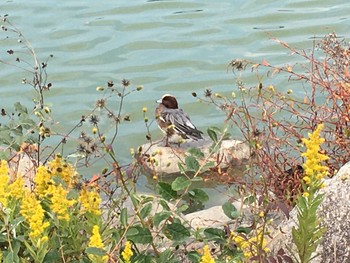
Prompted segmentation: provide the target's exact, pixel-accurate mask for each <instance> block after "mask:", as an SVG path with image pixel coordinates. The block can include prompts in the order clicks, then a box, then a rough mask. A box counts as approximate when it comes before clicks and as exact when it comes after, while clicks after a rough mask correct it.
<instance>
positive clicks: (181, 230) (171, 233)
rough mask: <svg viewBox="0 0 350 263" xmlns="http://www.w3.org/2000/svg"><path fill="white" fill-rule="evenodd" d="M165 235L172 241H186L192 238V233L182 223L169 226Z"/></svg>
mask: <svg viewBox="0 0 350 263" xmlns="http://www.w3.org/2000/svg"><path fill="white" fill-rule="evenodd" d="M164 234H165V235H166V236H167V237H168V238H169V239H171V240H174V241H178V242H180V241H184V240H186V239H187V238H188V237H190V231H188V229H187V228H186V227H184V226H183V225H182V224H180V223H172V224H167V225H166V226H165V229H164Z"/></svg>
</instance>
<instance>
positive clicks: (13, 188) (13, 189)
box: [8, 176, 24, 199]
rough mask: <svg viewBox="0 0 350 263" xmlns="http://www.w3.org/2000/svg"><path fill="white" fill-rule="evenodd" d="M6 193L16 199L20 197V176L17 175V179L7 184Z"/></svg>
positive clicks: (21, 192)
mask: <svg viewBox="0 0 350 263" xmlns="http://www.w3.org/2000/svg"><path fill="white" fill-rule="evenodd" d="M8 194H9V196H11V197H14V198H16V199H21V198H22V197H23V195H24V180H23V177H22V176H18V177H17V179H16V180H15V181H14V182H13V183H12V184H10V185H9V187H8Z"/></svg>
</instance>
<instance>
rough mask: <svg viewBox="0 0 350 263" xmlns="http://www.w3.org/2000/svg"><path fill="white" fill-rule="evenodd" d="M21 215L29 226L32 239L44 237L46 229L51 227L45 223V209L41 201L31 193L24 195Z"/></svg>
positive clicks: (27, 192)
mask: <svg viewBox="0 0 350 263" xmlns="http://www.w3.org/2000/svg"><path fill="white" fill-rule="evenodd" d="M20 213H21V215H22V216H23V217H24V219H25V220H26V221H27V222H28V224H29V228H30V233H29V236H30V237H31V238H37V237H40V236H41V235H43V233H44V230H45V228H47V227H48V226H49V225H50V224H49V223H48V222H44V209H43V208H42V206H41V204H40V202H39V200H37V199H36V197H35V195H34V194H33V193H30V192H29V191H26V192H25V194H24V198H23V200H22V205H21V210H20Z"/></svg>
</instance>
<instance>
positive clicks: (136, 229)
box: [126, 226, 152, 244]
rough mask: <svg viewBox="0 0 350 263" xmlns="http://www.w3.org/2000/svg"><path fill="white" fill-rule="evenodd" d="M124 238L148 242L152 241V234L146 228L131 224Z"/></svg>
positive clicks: (135, 241)
mask: <svg viewBox="0 0 350 263" xmlns="http://www.w3.org/2000/svg"><path fill="white" fill-rule="evenodd" d="M126 238H127V239H128V240H131V241H132V242H134V243H139V244H148V243H151V242H152V234H151V232H150V230H149V229H148V228H143V227H141V226H133V227H130V228H129V229H128V231H127V232H126Z"/></svg>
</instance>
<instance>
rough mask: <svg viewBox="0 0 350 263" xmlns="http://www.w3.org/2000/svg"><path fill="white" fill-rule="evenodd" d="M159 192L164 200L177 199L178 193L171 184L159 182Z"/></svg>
mask: <svg viewBox="0 0 350 263" xmlns="http://www.w3.org/2000/svg"><path fill="white" fill-rule="evenodd" d="M157 190H158V193H159V194H160V195H161V196H162V198H164V199H165V200H167V201H169V200H171V199H176V198H177V193H176V191H174V190H173V189H172V187H171V185H170V184H167V183H164V182H158V184H157Z"/></svg>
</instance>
